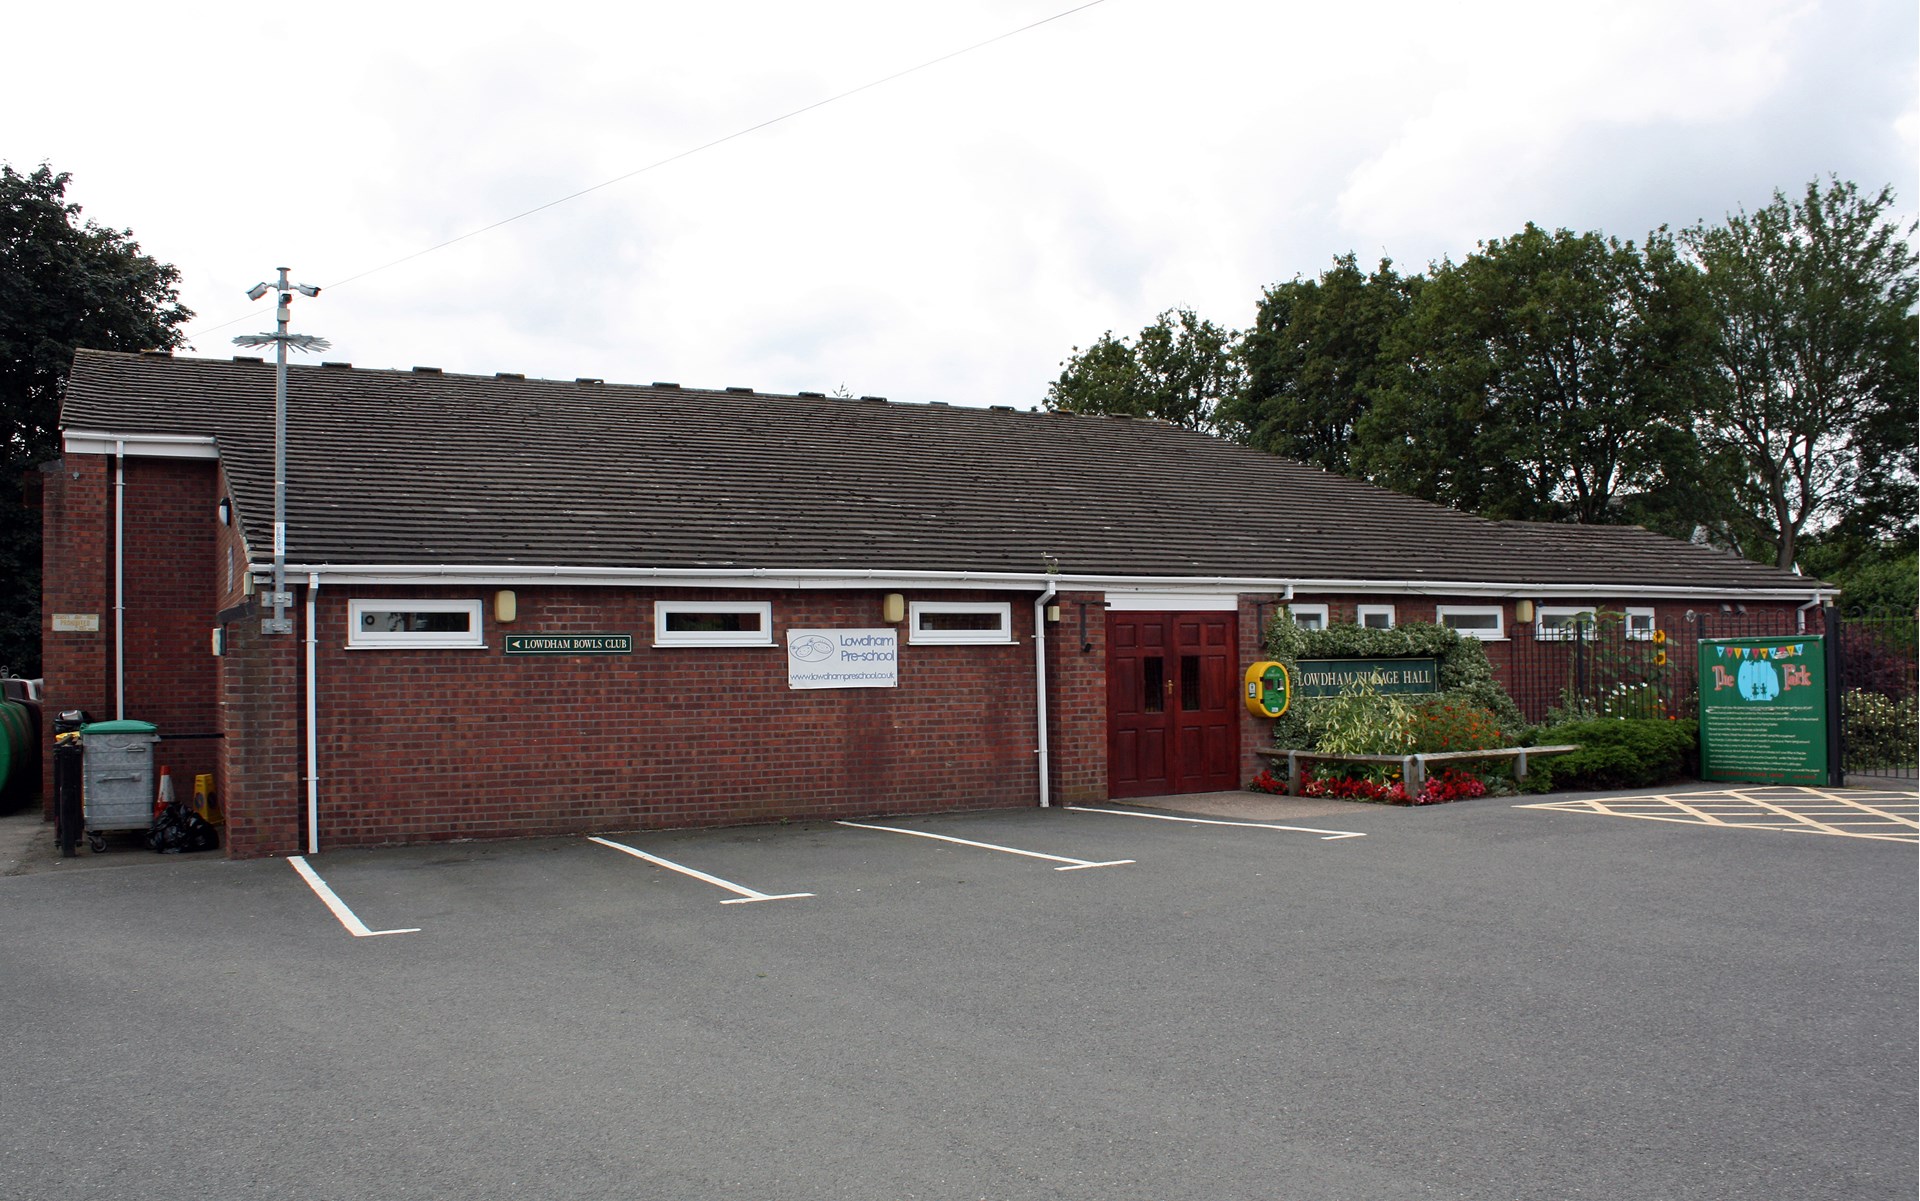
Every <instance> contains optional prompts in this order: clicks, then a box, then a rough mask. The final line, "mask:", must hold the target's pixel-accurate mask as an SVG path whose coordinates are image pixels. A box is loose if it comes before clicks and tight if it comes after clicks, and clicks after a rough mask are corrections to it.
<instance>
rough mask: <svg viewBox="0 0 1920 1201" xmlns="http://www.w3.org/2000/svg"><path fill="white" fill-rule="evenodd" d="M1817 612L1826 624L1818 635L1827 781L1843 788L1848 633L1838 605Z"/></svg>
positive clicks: (1845, 753)
mask: <svg viewBox="0 0 1920 1201" xmlns="http://www.w3.org/2000/svg"><path fill="white" fill-rule="evenodd" d="M1820 616H1821V618H1822V619H1823V622H1822V624H1823V625H1824V626H1825V627H1826V628H1825V629H1824V630H1822V631H1821V634H1820V637H1821V639H1822V640H1824V641H1825V642H1826V644H1827V783H1828V784H1829V785H1830V786H1831V787H1834V788H1844V787H1846V784H1847V711H1846V707H1845V705H1844V704H1843V703H1842V702H1841V697H1842V696H1844V695H1845V694H1846V687H1847V682H1846V674H1847V648H1846V641H1847V637H1846V631H1845V623H1844V622H1843V621H1842V620H1841V617H1840V610H1839V608H1838V607H1836V606H1834V605H1825V606H1823V607H1822V608H1821V610H1820Z"/></svg>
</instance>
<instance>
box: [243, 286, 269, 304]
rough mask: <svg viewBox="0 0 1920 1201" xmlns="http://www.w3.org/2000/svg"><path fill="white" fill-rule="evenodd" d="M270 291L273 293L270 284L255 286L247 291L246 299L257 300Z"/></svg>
mask: <svg viewBox="0 0 1920 1201" xmlns="http://www.w3.org/2000/svg"><path fill="white" fill-rule="evenodd" d="M271 291H273V287H272V285H270V284H255V285H253V286H252V287H251V288H248V289H247V299H248V300H258V299H260V298H261V297H262V296H265V295H266V294H267V293H269V292H271Z"/></svg>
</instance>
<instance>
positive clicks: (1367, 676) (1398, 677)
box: [1293, 659, 1440, 696]
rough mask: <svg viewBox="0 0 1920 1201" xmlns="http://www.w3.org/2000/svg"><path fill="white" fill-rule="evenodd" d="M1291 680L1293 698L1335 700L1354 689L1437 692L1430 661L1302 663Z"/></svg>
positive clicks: (1435, 673)
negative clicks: (1321, 697)
mask: <svg viewBox="0 0 1920 1201" xmlns="http://www.w3.org/2000/svg"><path fill="white" fill-rule="evenodd" d="M1298 667H1299V670H1298V671H1296V672H1295V673H1294V677H1293V694H1294V695H1295V696H1339V695H1340V694H1341V693H1343V692H1348V691H1351V690H1353V689H1356V688H1371V689H1373V690H1374V691H1375V692H1437V691H1439V688H1440V685H1439V678H1440V671H1439V663H1438V660H1434V659H1302V660H1300V662H1299V664H1298Z"/></svg>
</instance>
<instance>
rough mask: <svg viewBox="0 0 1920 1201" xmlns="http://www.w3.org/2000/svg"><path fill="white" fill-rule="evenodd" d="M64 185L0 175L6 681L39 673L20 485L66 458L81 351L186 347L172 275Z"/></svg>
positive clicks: (31, 534)
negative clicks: (66, 411) (61, 434)
mask: <svg viewBox="0 0 1920 1201" xmlns="http://www.w3.org/2000/svg"><path fill="white" fill-rule="evenodd" d="M67 180H68V176H67V174H66V173H65V172H60V173H58V174H55V173H54V171H53V170H52V169H51V168H49V167H47V166H45V165H42V166H40V167H39V168H37V169H35V170H34V171H33V173H32V174H29V175H21V174H19V173H17V172H16V171H14V169H13V168H12V167H11V166H9V165H7V164H4V163H0V529H4V530H7V531H9V534H8V536H7V537H5V538H3V539H0V669H5V670H10V671H14V672H20V673H24V674H29V675H31V674H36V673H37V672H38V670H39V666H40V615H39V608H40V595H39V594H40V537H39V530H38V527H37V525H36V523H35V522H34V520H33V516H32V514H31V512H30V511H29V510H28V508H27V506H26V498H25V497H24V496H22V494H21V488H20V481H21V479H22V478H23V476H24V474H25V473H26V472H27V471H28V470H29V469H30V468H32V467H33V466H35V465H36V464H39V463H42V462H45V461H47V460H49V459H53V458H56V457H58V455H59V453H60V447H59V438H58V426H59V414H60V398H61V396H62V395H63V394H64V393H65V392H66V386H67V373H68V371H69V370H70V369H71V367H72V365H73V352H74V350H75V349H76V348H78V347H82V346H85V347H90V348H93V349H97V350H149V349H161V348H174V347H178V346H181V345H183V344H184V339H183V338H182V336H181V334H180V331H179V328H178V327H179V326H180V325H181V324H182V323H183V322H185V321H187V320H188V319H190V318H191V317H192V316H193V314H192V313H190V312H188V311H187V310H186V309H183V308H181V307H180V304H179V292H178V289H177V286H176V285H177V284H178V282H179V278H180V273H179V272H178V271H176V270H175V269H174V268H173V267H171V266H169V265H167V264H165V263H161V262H156V261H155V260H154V259H152V258H150V257H148V256H147V255H145V254H142V253H141V251H140V244H139V243H138V242H135V241H134V240H133V234H132V231H130V230H113V229H107V228H104V227H102V226H99V225H96V224H94V223H93V222H92V221H87V222H84V223H82V222H81V221H80V220H79V217H80V206H79V205H77V204H69V203H67V200H66V190H67Z"/></svg>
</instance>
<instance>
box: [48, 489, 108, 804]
mask: <svg viewBox="0 0 1920 1201" xmlns="http://www.w3.org/2000/svg"><path fill="white" fill-rule="evenodd" d="M41 499H42V509H41V515H40V517H41V524H40V529H41V537H42V540H43V541H42V545H41V564H42V567H41V575H40V660H41V674H42V675H43V676H44V677H45V679H46V702H45V706H44V707H43V709H42V710H41V712H42V722H41V747H40V751H41V792H40V795H41V797H42V812H43V814H44V816H45V817H46V818H47V819H48V820H49V821H51V820H52V818H53V719H54V717H55V715H57V714H58V713H60V712H61V710H63V709H85V710H86V711H87V712H88V713H89V714H90V715H91V716H92V717H93V718H94V719H95V720H96V721H99V720H104V719H106V718H110V717H112V716H113V623H114V613H113V458H112V456H111V455H68V456H67V457H66V458H64V459H62V460H60V461H59V462H57V463H53V464H50V465H49V466H48V467H47V468H46V469H44V474H43V476H42V490H41ZM56 615H58V616H60V617H61V619H62V621H61V624H63V625H69V626H72V625H80V624H88V623H91V624H93V625H94V627H95V628H93V629H91V630H74V629H68V630H60V631H56V630H55V629H54V618H55V616H56ZM76 619H78V620H76Z"/></svg>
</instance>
